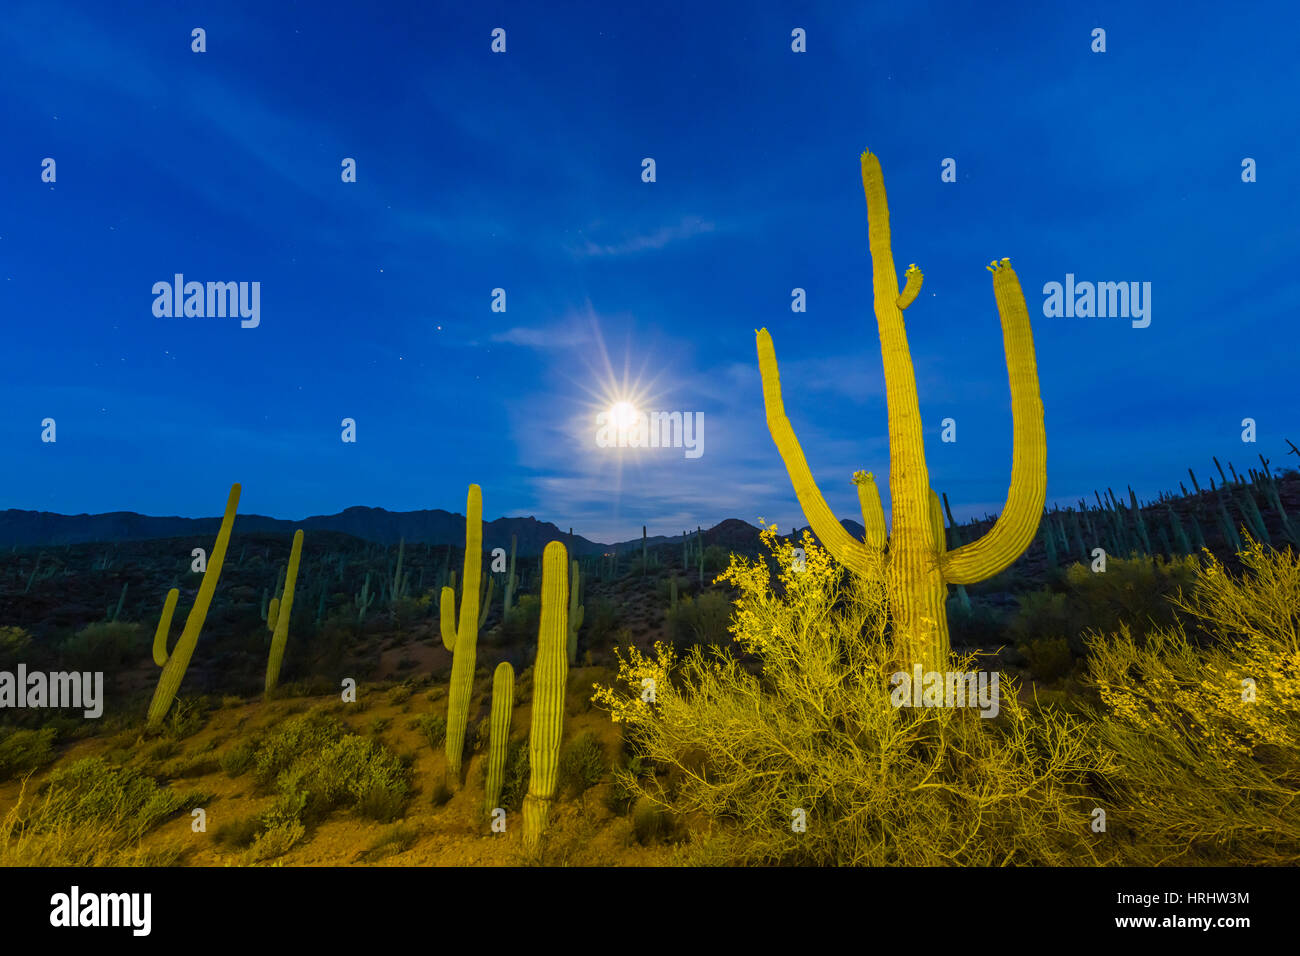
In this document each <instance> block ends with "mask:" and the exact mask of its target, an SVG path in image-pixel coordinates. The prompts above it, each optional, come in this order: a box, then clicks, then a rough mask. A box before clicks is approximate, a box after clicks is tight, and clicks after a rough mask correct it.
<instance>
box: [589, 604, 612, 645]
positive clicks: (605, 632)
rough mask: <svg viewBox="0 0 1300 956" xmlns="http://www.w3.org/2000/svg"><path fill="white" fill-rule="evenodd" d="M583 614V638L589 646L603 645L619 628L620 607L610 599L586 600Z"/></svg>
mask: <svg viewBox="0 0 1300 956" xmlns="http://www.w3.org/2000/svg"><path fill="white" fill-rule="evenodd" d="M582 613H583V618H582V629H583V632H584V634H583V636H584V637H585V638H586V643H587V645H588V646H591V645H593V644H599V643H601V642H602V641H604V640H605V639H606V638H607V637H609V636H610V635H611V634H613V633H614V629H615V628H616V627H617V626H618V621H619V610H618V606H617V605H616V604H615V603H614V602H613V601H611V600H609V599H608V598H603V597H592V598H584V599H583V612H582Z"/></svg>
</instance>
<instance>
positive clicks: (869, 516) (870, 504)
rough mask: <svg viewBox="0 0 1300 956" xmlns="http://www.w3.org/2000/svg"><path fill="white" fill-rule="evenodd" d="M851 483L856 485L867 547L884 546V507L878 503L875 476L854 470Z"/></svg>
mask: <svg viewBox="0 0 1300 956" xmlns="http://www.w3.org/2000/svg"><path fill="white" fill-rule="evenodd" d="M853 483H854V484H855V485H857V486H858V505H859V506H860V507H861V508H862V526H863V527H864V528H866V529H867V535H866V543H867V547H869V548H876V549H878V550H883V549H884V547H885V541H886V535H885V509H884V508H883V507H882V506H881V504H880V489H879V488H877V487H876V479H875V476H874V475H873V474H872V473H871V472H869V471H855V472H854V473H853Z"/></svg>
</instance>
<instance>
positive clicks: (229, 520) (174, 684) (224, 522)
mask: <svg viewBox="0 0 1300 956" xmlns="http://www.w3.org/2000/svg"><path fill="white" fill-rule="evenodd" d="M239 491H240V488H239V485H238V484H237V483H236V484H233V485H231V486H230V497H229V498H227V499H226V513H225V516H224V517H223V518H222V519H221V530H220V531H218V532H217V543H216V544H215V545H213V548H212V556H211V557H210V558H208V566H207V570H205V571H204V572H203V582H202V583H201V584H200V585H199V593H198V595H197V596H196V597H195V598H194V607H192V608H190V616H189V617H187V618H186V619H185V630H184V631H182V632H181V636H180V638H179V639H178V640H177V641H176V646H175V647H174V648H172V652H171V654H170V655H169V654H168V653H167V634H168V632H169V631H170V630H171V620H172V613H173V612H174V611H175V610H176V599H177V597H178V596H179V594H180V592H179V591H178V590H177V589H175V588H172V590H171V591H170V592H169V593H168V594H167V601H166V603H165V604H164V605H163V613H162V618H161V619H160V620H159V622H158V630H157V632H156V633H155V634H154V639H153V660H154V663H155V664H157V665H158V666H159V667H161V668H162V669H163V671H162V676H160V677H159V678H158V686H157V688H156V689H155V690H154V692H153V701H152V702H151V703H150V704H149V717H148V723H149V726H151V727H156V726H158V724H159V723H160V722H161V721H162V719H163V718H164V717H166V716H167V711H168V710H170V709H171V706H172V701H173V700H174V699H175V698H176V691H178V690H180V686H181V681H182V680H183V679H184V678H185V669H186V668H187V667H189V665H190V657H191V656H192V655H193V654H194V648H195V646H196V645H197V644H198V642H199V631H201V630H202V629H203V621H204V619H205V618H207V616H208V606H209V605H210V604H211V603H212V595H213V594H214V593H215V592H216V590H217V580H218V579H219V578H220V577H221V566H222V565H223V564H224V563H225V561H226V547H227V546H228V545H229V544H230V529H231V528H233V527H234V524H235V511H236V509H237V508H238V507H239Z"/></svg>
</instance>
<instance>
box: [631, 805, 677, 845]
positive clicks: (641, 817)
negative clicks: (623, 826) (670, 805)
mask: <svg viewBox="0 0 1300 956" xmlns="http://www.w3.org/2000/svg"><path fill="white" fill-rule="evenodd" d="M667 830H668V815H667V814H666V813H665V812H664V809H663V807H661V806H659V805H658V804H657V803H655V802H654V801H653V800H651V799H650V798H649V797H640V798H638V799H637V801H636V805H635V806H634V807H633V808H632V832H633V834H634V835H635V836H636V839H637V842H638V843H640V844H642V845H643V846H648V845H649V844H651V843H653V842H654V841H655V840H657V839H659V838H660V837H661V836H663V835H664V834H665V833H666V832H667Z"/></svg>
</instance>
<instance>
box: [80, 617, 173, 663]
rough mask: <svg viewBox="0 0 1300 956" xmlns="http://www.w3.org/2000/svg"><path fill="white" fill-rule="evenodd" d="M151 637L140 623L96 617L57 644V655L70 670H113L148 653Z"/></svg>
mask: <svg viewBox="0 0 1300 956" xmlns="http://www.w3.org/2000/svg"><path fill="white" fill-rule="evenodd" d="M151 639H152V635H146V634H145V633H144V632H143V631H142V630H141V628H140V625H139V624H132V623H128V622H126V621H99V622H96V623H94V624H87V625H86V626H85V627H83V628H82V629H81V630H79V631H78V632H77V633H76V634H74V635H73V636H72V637H70V638H68V639H67V640H65V641H64V642H63V644H62V645H61V646H60V647H59V659H60V662H61V666H62V667H64V668H66V669H70V670H78V671H101V670H113V669H115V668H118V667H121V666H123V665H124V664H130V663H132V662H134V661H136V660H138V659H139V658H141V657H145V656H147V655H148V654H149V646H150V641H151Z"/></svg>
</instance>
